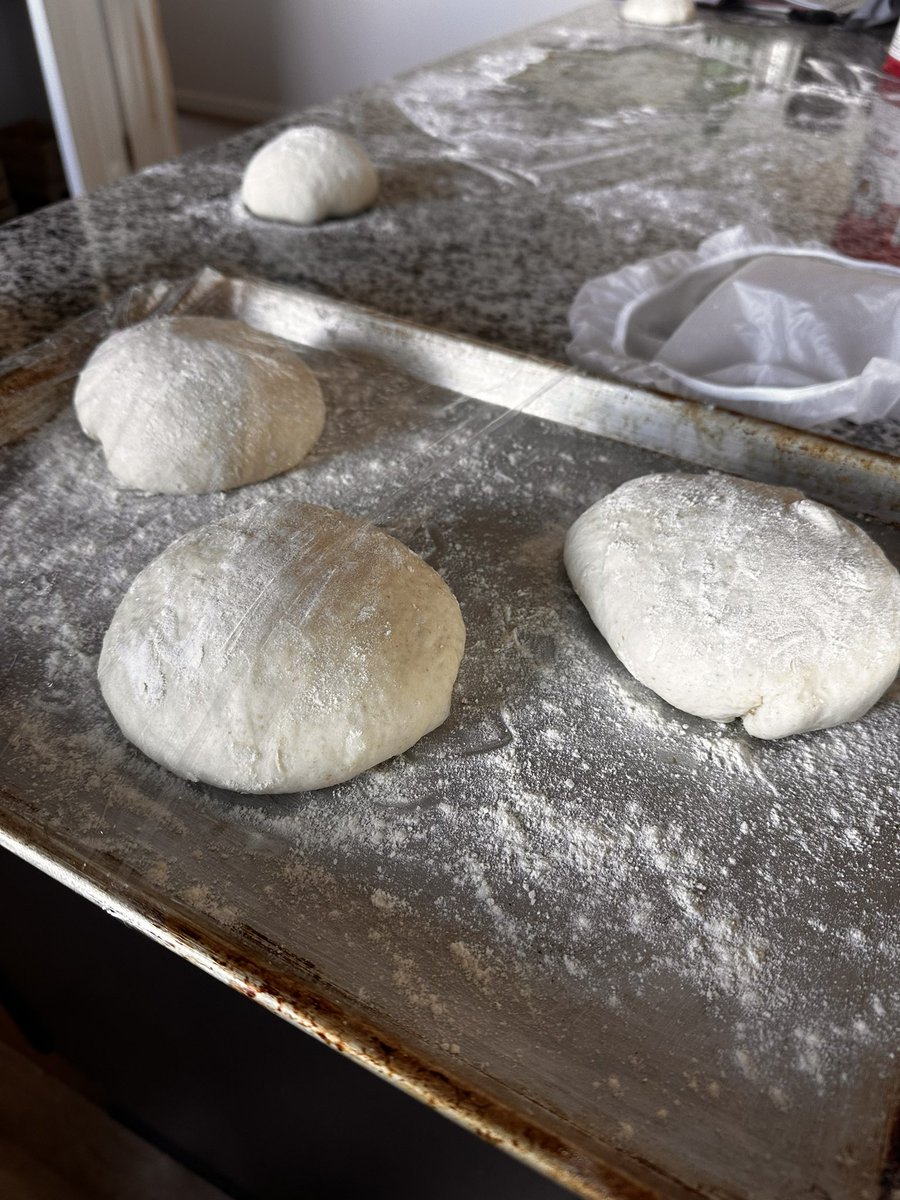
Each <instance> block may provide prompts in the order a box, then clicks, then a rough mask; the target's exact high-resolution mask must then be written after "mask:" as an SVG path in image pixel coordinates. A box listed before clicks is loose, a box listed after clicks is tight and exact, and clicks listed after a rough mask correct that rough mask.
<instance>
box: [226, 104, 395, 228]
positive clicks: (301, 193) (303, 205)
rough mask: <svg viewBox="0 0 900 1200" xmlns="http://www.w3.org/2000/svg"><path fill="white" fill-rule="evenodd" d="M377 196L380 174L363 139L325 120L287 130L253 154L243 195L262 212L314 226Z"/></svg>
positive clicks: (365, 205)
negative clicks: (331, 126) (327, 126)
mask: <svg viewBox="0 0 900 1200" xmlns="http://www.w3.org/2000/svg"><path fill="white" fill-rule="evenodd" d="M377 195H378V174H377V172H376V171H375V168H374V167H373V165H372V163H371V160H370V159H369V156H368V155H367V154H366V152H365V150H363V148H362V146H361V145H360V144H359V142H357V141H355V140H354V139H353V138H351V137H348V136H347V134H345V133H338V132H337V131H336V130H334V129H325V128H323V127H322V126H320V125H304V126H300V127H298V128H295V129H288V130H287V131H286V132H285V133H282V134H279V136H278V137H276V138H274V139H273V140H272V141H271V142H267V143H266V145H265V146H263V147H262V149H261V150H258V151H257V152H256V154H254V156H253V158H251V159H250V162H249V164H248V166H247V169H246V171H245V172H244V179H243V182H242V184H241V199H242V200H243V202H244V204H245V205H246V207H247V208H249V210H250V211H251V212H252V213H254V214H255V215H256V216H258V217H266V218H268V219H269V220H272V221H290V222H292V223H293V224H295V225H314V224H315V223H316V222H318V221H324V220H325V218H326V217H345V216H350V215H351V214H352V213H358V212H361V211H362V210H363V209H364V208H368V207H369V205H370V204H372V203H374V201H375V197H376V196H377Z"/></svg>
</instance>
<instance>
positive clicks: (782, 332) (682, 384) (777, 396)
mask: <svg viewBox="0 0 900 1200" xmlns="http://www.w3.org/2000/svg"><path fill="white" fill-rule="evenodd" d="M898 314H900V270H898V269H897V268H894V267H889V266H884V265H883V264H880V263H870V262H860V261H858V260H856V259H851V258H846V257H844V256H843V255H839V254H836V253H835V252H834V251H831V250H829V249H827V248H826V247H824V246H821V245H818V244H816V243H806V244H803V245H799V246H798V245H795V244H793V243H792V242H791V241H790V240H789V239H787V238H782V237H779V236H777V235H776V234H774V233H773V232H772V231H771V230H768V229H764V228H758V227H757V228H753V227H744V226H738V227H736V228H733V229H729V230H726V231H725V232H723V233H720V234H716V235H714V236H713V237H710V238H707V239H706V240H705V241H703V242H701V243H700V245H699V247H698V248H697V250H696V251H695V252H693V253H691V252H685V251H676V252H673V253H670V254H664V255H660V256H659V257H657V258H652V259H647V260H645V261H643V262H639V263H636V264H633V265H631V266H628V267H625V268H623V269H622V270H619V271H614V272H612V273H611V274H609V275H604V276H601V277H600V278H597V279H592V280H590V281H589V282H588V283H586V284H585V285H584V287H582V288H581V290H580V291H579V293H578V295H577V296H576V298H575V301H574V303H573V304H572V308H571V310H570V313H569V324H570V328H571V330H572V335H573V336H572V341H571V342H570V344H569V355H570V357H571V359H572V360H573V361H574V362H576V363H577V364H578V365H579V366H583V367H586V368H587V369H588V370H593V371H604V372H609V373H611V374H614V375H617V376H619V377H620V378H623V379H627V380H630V381H632V382H634V383H639V384H644V385H649V386H652V387H656V388H660V389H662V390H664V391H670V392H675V393H676V394H677V395H680V396H685V397H687V398H689V399H698V400H705V401H707V402H710V401H711V402H714V403H716V404H720V405H723V406H725V407H727V408H730V409H733V410H735V411H737V412H745V413H750V414H752V415H755V416H762V417H766V418H768V419H769V420H775V421H779V422H782V423H784V424H789V425H795V426H798V427H800V428H809V427H811V426H816V425H822V424H825V423H827V422H831V421H836V420H840V419H842V418H843V419H847V420H850V421H854V422H858V423H864V422H870V421H876V420H880V419H883V418H885V417H889V416H894V415H896V414H897V413H898V412H900V322H898Z"/></svg>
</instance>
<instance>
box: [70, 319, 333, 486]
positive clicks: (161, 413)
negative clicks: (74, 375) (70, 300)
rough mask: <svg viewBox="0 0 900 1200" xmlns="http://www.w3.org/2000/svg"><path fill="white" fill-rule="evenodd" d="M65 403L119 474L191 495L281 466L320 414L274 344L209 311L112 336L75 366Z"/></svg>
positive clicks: (288, 357)
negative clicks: (71, 394) (71, 401)
mask: <svg viewBox="0 0 900 1200" xmlns="http://www.w3.org/2000/svg"><path fill="white" fill-rule="evenodd" d="M75 412H76V413H77V415H78V420H79V422H80V423H81V428H82V429H83V430H84V432H85V433H86V434H87V435H88V436H89V437H92V438H95V439H97V440H98V441H99V442H100V444H101V445H102V446H103V452H104V454H105V456H106V462H107V465H108V467H109V469H110V471H112V473H113V475H115V477H116V478H117V479H118V480H119V481H120V483H124V484H125V485H126V487H131V488H140V489H142V490H144V491H147V492H180V493H192V494H198V493H202V492H218V491H225V490H227V489H228V488H235V487H241V486H242V485H243V484H246V483H256V482H257V481H258V480H260V479H268V478H269V477H270V476H272V475H279V474H281V472H282V471H287V470H289V469H290V468H291V467H294V466H296V465H297V463H298V462H300V460H301V459H302V458H303V457H304V456H305V455H306V454H307V453H308V452H309V450H311V449H312V447H313V446H314V445H315V443H316V441H317V440H318V437H319V434H320V433H321V432H322V426H323V424H324V422H325V404H324V401H323V400H322V392H321V390H320V388H319V384H318V382H317V381H316V377H315V376H314V375H313V373H312V372H311V371H310V370H309V369H308V368H307V367H305V366H304V365H303V363H302V362H301V361H300V359H299V358H298V357H297V354H296V353H295V351H294V350H292V349H291V347H290V346H289V345H288V344H287V343H286V342H283V341H282V340H281V339H280V338H277V337H274V336H272V335H271V334H268V333H261V332H260V331H259V330H257V329H251V328H250V326H249V325H245V324H243V322H241V321H224V320H217V319H216V318H214V317H152V318H150V320H148V321H145V322H143V323H142V324H140V325H133V326H131V327H130V328H128V329H122V330H120V331H119V332H118V333H114V334H112V335H111V336H110V337H108V338H107V339H106V340H105V341H104V342H101V344H100V345H99V346H98V347H97V349H96V350H95V351H94V353H93V354H92V355H91V357H90V358H89V359H88V362H87V365H86V366H85V368H84V370H83V371H82V372H81V376H80V378H79V380H78V385H77V387H76V389H75Z"/></svg>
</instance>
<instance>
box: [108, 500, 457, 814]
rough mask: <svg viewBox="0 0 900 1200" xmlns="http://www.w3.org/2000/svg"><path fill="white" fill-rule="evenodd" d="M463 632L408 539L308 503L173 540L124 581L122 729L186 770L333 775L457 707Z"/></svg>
mask: <svg viewBox="0 0 900 1200" xmlns="http://www.w3.org/2000/svg"><path fill="white" fill-rule="evenodd" d="M464 644H465V627H464V625H463V622H462V617H461V616H460V612H459V606H458V605H457V603H456V600H455V599H454V597H453V594H452V592H451V591H450V589H449V588H448V587H447V586H446V584H445V583H444V582H443V580H442V579H441V578H440V576H439V575H437V574H436V573H435V572H434V571H432V569H431V568H430V567H429V566H427V565H426V564H425V563H424V562H422V560H421V559H420V558H419V557H418V556H417V555H415V554H413V552H412V551H411V550H408V549H407V548H406V546H404V545H402V544H401V543H400V542H398V541H396V540H395V539H394V538H392V537H389V536H388V535H387V534H386V533H382V532H381V531H380V530H378V529H375V528H374V527H373V526H371V525H368V524H366V523H365V522H364V521H359V520H357V519H356V518H354V517H349V516H346V515H345V514H344V513H340V512H336V511H335V510H334V509H330V508H320V507H318V506H316V505H312V504H299V503H280V504H264V505H260V506H258V507H256V508H254V509H252V510H251V511H250V512H249V513H245V514H243V515H241V516H229V517H225V518H224V519H223V520H221V521H215V522H213V523H212V524H210V525H204V526H202V527H201V528H199V529H195V530H193V531H192V532H191V533H188V534H187V535H185V536H184V537H182V538H180V539H179V540H178V541H177V542H174V543H173V544H172V545H171V546H169V547H168V549H166V550H164V551H163V553H162V554H160V556H159V557H158V558H157V559H155V560H154V561H153V562H152V563H150V565H149V566H148V567H146V568H145V569H144V570H143V571H142V572H141V573H140V575H138V577H137V578H136V579H135V580H134V582H133V583H132V585H131V587H130V588H129V589H128V592H127V593H126V595H125V597H124V599H123V600H122V603H121V604H120V605H119V607H118V609H117V611H116V614H115V616H114V617H113V619H112V623H111V625H110V627H109V630H108V632H107V634H106V637H105V638H104V640H103V649H102V652H101V654H100V667H99V671H98V675H99V679H100V687H101V690H102V692H103V696H104V698H105V700H106V703H107V704H108V705H109V707H110V710H111V711H112V714H113V716H114V717H115V719H116V721H117V722H118V723H119V726H120V728H121V730H122V732H123V733H124V734H125V736H126V737H127V738H128V739H129V740H130V741H132V742H134V744H135V745H136V746H139V747H140V749H141V750H143V751H144V753H145V754H147V755H149V756H150V757H151V758H153V759H155V760H156V761H157V762H159V763H162V764H163V766H166V767H168V768H169V769H170V770H172V771H175V772H176V773H177V774H179V775H183V776H185V778H187V779H200V780H203V781H204V782H206V783H212V784H216V785H217V786H219V787H224V788H231V789H233V790H234V791H240V792H294V791H304V790H307V789H310V788H320V787H327V786H328V785H330V784H334V783H341V782H342V781H343V780H345V779H350V778H351V777H352V776H354V775H357V774H358V773H359V772H360V771H365V770H366V768H367V767H371V766H374V765H375V763H379V762H382V761H383V760H384V759H386V758H390V757H391V756H392V755H394V754H400V753H402V751H404V750H407V749H408V748H409V747H410V746H412V745H413V743H414V742H417V741H418V740H419V738H420V737H422V736H423V735H424V734H426V733H428V732H429V730H431V729H434V728H435V727H436V726H438V725H440V724H441V722H442V721H443V720H445V718H446V716H447V713H448V712H449V709H450V698H451V694H452V691H453V682H454V680H455V678H456V672H457V669H458V667H459V662H460V659H461V658H462V653H463V646H464Z"/></svg>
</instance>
